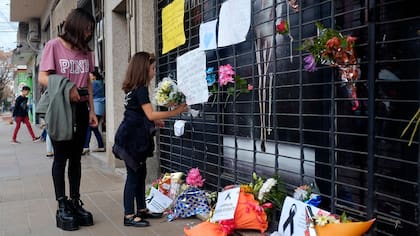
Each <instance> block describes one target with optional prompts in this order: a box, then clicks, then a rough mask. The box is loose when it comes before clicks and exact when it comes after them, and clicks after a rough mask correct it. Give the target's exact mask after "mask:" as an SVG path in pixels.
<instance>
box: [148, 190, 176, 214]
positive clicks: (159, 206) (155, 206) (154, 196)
mask: <svg viewBox="0 0 420 236" xmlns="http://www.w3.org/2000/svg"><path fill="white" fill-rule="evenodd" d="M171 203H172V199H170V198H169V197H167V196H166V195H165V194H163V193H161V192H160V191H159V190H157V189H155V188H150V194H149V196H147V198H146V207H147V208H148V209H149V210H150V211H151V212H156V213H162V212H163V211H165V209H166V208H168V207H169V206H170V205H171Z"/></svg>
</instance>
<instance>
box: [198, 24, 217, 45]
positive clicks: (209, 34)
mask: <svg viewBox="0 0 420 236" xmlns="http://www.w3.org/2000/svg"><path fill="white" fill-rule="evenodd" d="M216 25H217V20H213V21H210V22H206V23H203V24H201V25H200V49H201V50H210V49H216V48H217V44H216Z"/></svg>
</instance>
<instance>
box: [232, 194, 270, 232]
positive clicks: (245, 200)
mask: <svg viewBox="0 0 420 236" xmlns="http://www.w3.org/2000/svg"><path fill="white" fill-rule="evenodd" d="M234 220H235V229H255V230H259V231H260V232H261V233H264V232H265V231H266V230H267V228H268V222H267V214H265V211H264V209H263V208H262V207H261V206H260V205H259V202H258V201H257V200H255V199H254V195H252V194H251V193H245V192H243V191H242V190H241V192H240V194H239V200H238V206H237V207H236V211H235V218H234Z"/></svg>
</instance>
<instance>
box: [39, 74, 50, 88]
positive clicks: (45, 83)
mask: <svg viewBox="0 0 420 236" xmlns="http://www.w3.org/2000/svg"><path fill="white" fill-rule="evenodd" d="M49 75H50V73H49V72H48V71H40V72H39V73H38V81H39V83H40V84H41V85H42V86H44V87H47V86H48V76H49Z"/></svg>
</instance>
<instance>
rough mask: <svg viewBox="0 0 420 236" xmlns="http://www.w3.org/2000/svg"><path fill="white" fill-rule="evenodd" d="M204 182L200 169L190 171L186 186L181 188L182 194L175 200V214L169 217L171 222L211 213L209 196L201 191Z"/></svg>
mask: <svg viewBox="0 0 420 236" xmlns="http://www.w3.org/2000/svg"><path fill="white" fill-rule="evenodd" d="M204 181H205V180H204V179H203V177H202V176H201V173H200V170H199V169H198V168H191V169H190V170H189V171H188V174H187V177H186V184H183V185H182V186H181V191H180V194H179V195H178V196H177V197H176V198H175V200H174V206H173V212H172V214H170V215H168V219H169V220H174V219H176V218H187V217H190V216H193V215H198V214H208V213H210V201H209V199H208V198H207V197H208V196H209V195H208V194H206V191H204V190H202V189H200V188H201V187H202V186H203V185H204Z"/></svg>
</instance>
